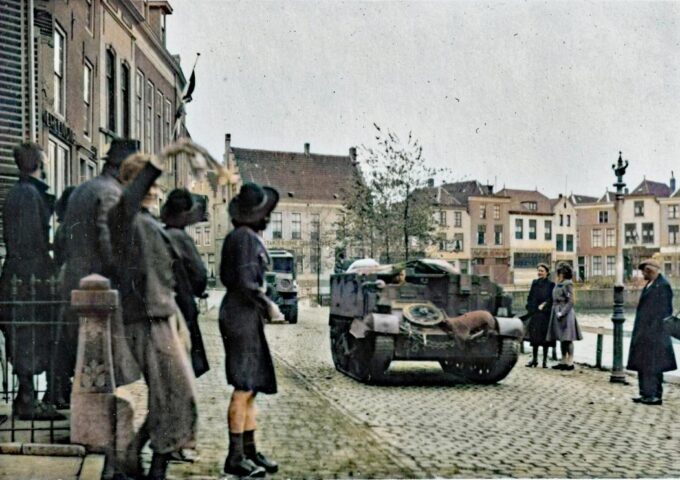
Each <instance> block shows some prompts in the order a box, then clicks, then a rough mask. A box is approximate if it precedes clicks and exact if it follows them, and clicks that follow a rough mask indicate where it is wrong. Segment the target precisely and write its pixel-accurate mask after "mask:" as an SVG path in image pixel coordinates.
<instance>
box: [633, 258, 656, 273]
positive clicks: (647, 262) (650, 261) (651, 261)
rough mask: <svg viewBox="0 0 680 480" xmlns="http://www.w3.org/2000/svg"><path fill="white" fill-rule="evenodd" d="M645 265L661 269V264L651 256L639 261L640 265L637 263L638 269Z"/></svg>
mask: <svg viewBox="0 0 680 480" xmlns="http://www.w3.org/2000/svg"><path fill="white" fill-rule="evenodd" d="M647 265H649V266H650V267H654V268H656V269H657V270H661V264H660V263H659V262H657V261H656V260H655V259H653V258H645V259H644V260H643V261H641V262H640V265H638V270H643V269H644V268H645V267H646V266H647Z"/></svg>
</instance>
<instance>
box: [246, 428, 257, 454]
mask: <svg viewBox="0 0 680 480" xmlns="http://www.w3.org/2000/svg"><path fill="white" fill-rule="evenodd" d="M243 453H244V454H245V456H246V457H248V458H252V457H254V456H255V454H256V453H257V447H255V430H246V431H245V432H243Z"/></svg>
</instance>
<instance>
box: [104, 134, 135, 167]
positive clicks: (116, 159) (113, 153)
mask: <svg viewBox="0 0 680 480" xmlns="http://www.w3.org/2000/svg"><path fill="white" fill-rule="evenodd" d="M139 148H140V145H139V140H135V139H133V138H114V139H113V140H111V144H110V145H109V150H108V151H107V152H106V155H105V156H104V158H105V159H106V163H109V164H111V165H115V166H117V167H119V166H120V164H121V163H123V160H125V159H126V158H127V157H129V156H130V155H132V154H134V153H137V152H139Z"/></svg>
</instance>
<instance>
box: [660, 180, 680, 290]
mask: <svg viewBox="0 0 680 480" xmlns="http://www.w3.org/2000/svg"><path fill="white" fill-rule="evenodd" d="M659 204H660V222H659V225H660V227H659V230H660V231H659V237H660V239H659V240H660V242H659V243H660V246H661V248H660V252H661V255H662V258H663V267H664V274H665V275H666V276H667V277H680V190H678V191H676V192H675V193H674V194H673V195H671V196H670V197H666V198H661V199H660V200H659Z"/></svg>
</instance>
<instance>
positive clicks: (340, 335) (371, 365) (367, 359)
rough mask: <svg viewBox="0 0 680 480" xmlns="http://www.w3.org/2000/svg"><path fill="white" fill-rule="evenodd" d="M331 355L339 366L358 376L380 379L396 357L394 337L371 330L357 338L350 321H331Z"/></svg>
mask: <svg viewBox="0 0 680 480" xmlns="http://www.w3.org/2000/svg"><path fill="white" fill-rule="evenodd" d="M330 341H331V355H332V357H333V363H334V364H335V368H337V369H338V370H340V371H341V372H343V373H346V374H348V375H350V376H352V377H354V378H356V379H357V380H360V381H362V382H369V383H379V382H381V381H383V380H384V379H385V376H386V372H387V369H388V368H389V366H390V363H391V362H392V358H393V357H394V339H393V338H392V337H391V336H388V335H376V334H369V335H367V336H366V337H365V338H355V337H354V336H353V335H352V334H351V333H350V332H349V328H347V326H346V325H341V324H336V325H331V332H330Z"/></svg>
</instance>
